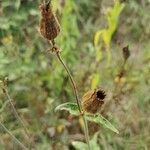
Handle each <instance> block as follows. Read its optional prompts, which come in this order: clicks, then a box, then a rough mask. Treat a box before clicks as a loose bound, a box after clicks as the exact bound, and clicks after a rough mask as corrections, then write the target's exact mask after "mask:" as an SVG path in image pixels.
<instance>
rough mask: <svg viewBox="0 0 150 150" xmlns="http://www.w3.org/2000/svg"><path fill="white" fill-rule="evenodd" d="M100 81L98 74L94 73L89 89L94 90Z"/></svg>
mask: <svg viewBox="0 0 150 150" xmlns="http://www.w3.org/2000/svg"><path fill="white" fill-rule="evenodd" d="M99 81H100V74H99V73H95V74H93V75H92V83H91V89H95V88H96V87H97V86H98V84H99Z"/></svg>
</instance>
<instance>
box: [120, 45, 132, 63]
mask: <svg viewBox="0 0 150 150" xmlns="http://www.w3.org/2000/svg"><path fill="white" fill-rule="evenodd" d="M122 52H123V58H124V60H125V61H126V60H127V59H128V58H129V57H130V51H129V46H126V47H124V48H123V49H122Z"/></svg>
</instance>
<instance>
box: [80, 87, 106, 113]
mask: <svg viewBox="0 0 150 150" xmlns="http://www.w3.org/2000/svg"><path fill="white" fill-rule="evenodd" d="M105 97H106V94H105V92H104V91H103V90H102V89H96V90H90V91H88V92H87V93H85V94H84V95H83V97H82V106H83V109H84V111H86V112H89V113H96V112H97V111H98V110H99V109H100V108H101V106H102V105H103V104H104V99H105Z"/></svg>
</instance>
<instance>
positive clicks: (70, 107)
mask: <svg viewBox="0 0 150 150" xmlns="http://www.w3.org/2000/svg"><path fill="white" fill-rule="evenodd" d="M59 110H66V111H69V113H70V114H72V115H76V116H79V115H80V112H79V109H78V105H77V104H76V103H70V102H68V103H64V104H61V105H59V106H57V107H56V109H55V111H59ZM85 118H86V119H87V120H89V121H91V122H95V123H97V124H99V125H103V126H104V127H106V128H108V129H110V130H112V131H114V132H116V133H119V131H118V130H117V129H116V128H115V127H114V126H113V125H112V124H111V123H110V122H109V121H108V120H107V119H105V118H104V117H103V116H102V115H100V114H90V113H85Z"/></svg>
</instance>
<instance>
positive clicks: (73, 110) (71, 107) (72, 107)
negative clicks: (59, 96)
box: [55, 102, 80, 116]
mask: <svg viewBox="0 0 150 150" xmlns="http://www.w3.org/2000/svg"><path fill="white" fill-rule="evenodd" d="M58 110H66V111H69V113H70V114H72V115H76V116H78V115H79V114H80V112H79V109H78V105H77V104H76V103H70V102H68V103H64V104H61V105H59V106H57V107H56V108H55V111H58Z"/></svg>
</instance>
